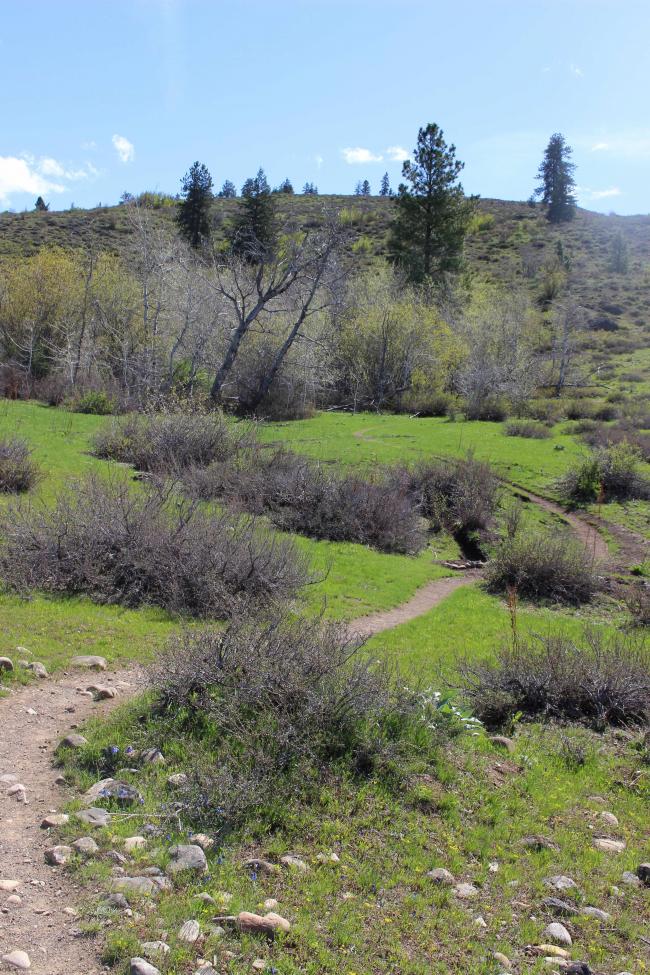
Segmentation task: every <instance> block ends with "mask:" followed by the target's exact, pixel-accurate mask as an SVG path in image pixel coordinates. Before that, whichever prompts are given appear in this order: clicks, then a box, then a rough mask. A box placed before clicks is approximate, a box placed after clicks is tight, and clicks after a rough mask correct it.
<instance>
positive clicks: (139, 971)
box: [129, 958, 160, 975]
mask: <svg viewBox="0 0 650 975" xmlns="http://www.w3.org/2000/svg"><path fill="white" fill-rule="evenodd" d="M129 975H160V969H158V968H156V967H155V966H154V965H150V964H149V962H148V961H145V959H144V958H132V959H131V962H130V965H129Z"/></svg>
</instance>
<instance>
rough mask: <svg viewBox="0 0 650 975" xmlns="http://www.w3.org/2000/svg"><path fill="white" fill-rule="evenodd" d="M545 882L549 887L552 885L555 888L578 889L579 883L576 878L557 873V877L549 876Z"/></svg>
mask: <svg viewBox="0 0 650 975" xmlns="http://www.w3.org/2000/svg"><path fill="white" fill-rule="evenodd" d="M544 883H545V884H546V886H547V887H552V888H553V890H577V889H578V885H577V883H576V882H575V880H571V877H565V876H564V874H557V875H556V876H555V877H547V878H546V880H545V881H544Z"/></svg>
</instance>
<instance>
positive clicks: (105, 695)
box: [86, 684, 117, 701]
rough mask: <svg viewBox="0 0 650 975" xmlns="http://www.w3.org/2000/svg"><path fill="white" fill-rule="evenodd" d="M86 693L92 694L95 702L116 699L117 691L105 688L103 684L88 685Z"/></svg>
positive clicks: (112, 688)
mask: <svg viewBox="0 0 650 975" xmlns="http://www.w3.org/2000/svg"><path fill="white" fill-rule="evenodd" d="M86 691H87V692H88V693H89V694H92V696H93V698H94V699H95V700H96V701H110V700H112V699H113V698H114V697H117V691H116V690H115V688H114V687H106V686H105V685H103V684H89V685H88V687H87V688H86Z"/></svg>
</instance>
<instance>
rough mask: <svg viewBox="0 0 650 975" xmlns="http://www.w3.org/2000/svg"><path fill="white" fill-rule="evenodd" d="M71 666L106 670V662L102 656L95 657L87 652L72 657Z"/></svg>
mask: <svg viewBox="0 0 650 975" xmlns="http://www.w3.org/2000/svg"><path fill="white" fill-rule="evenodd" d="M70 666H71V667H83V668H84V669H85V670H106V668H107V667H108V664H107V663H106V659H105V658H104V657H96V656H94V655H89V654H81V655H80V656H78V657H73V658H72V660H71V661H70Z"/></svg>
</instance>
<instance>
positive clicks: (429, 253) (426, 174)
mask: <svg viewBox="0 0 650 975" xmlns="http://www.w3.org/2000/svg"><path fill="white" fill-rule="evenodd" d="M463 165H464V164H463V163H462V162H460V161H459V160H457V159H456V147H455V146H453V145H450V146H448V145H447V143H446V142H445V140H444V138H443V133H442V130H441V129H439V128H438V126H437V125H434V124H431V123H429V125H427V126H426V127H425V128H422V129H420V131H419V132H418V141H417V146H416V148H415V151H414V154H413V161H410V160H407V161H406V162H405V163H404V165H403V167H402V176H403V177H404V179H405V180H406V182H405V183H401V184H400V186H399V189H398V192H397V199H396V206H397V215H396V218H395V221H394V224H393V227H392V230H391V238H390V245H389V246H390V255H391V258H392V260H393V261H394V262H395V263H396V264H398V265H399V266H400V267H401V268H402V269H403V270H404V271H405V272H406V274H407V275H408V277H409V279H410V280H411V281H418V282H419V281H425V280H427V279H433V280H440V279H441V278H442V277H443V276H444V275H445V274H446V273H448V272H457V271H458V270H459V269H460V267H461V263H462V255H463V244H464V241H465V236H466V234H467V232H468V230H469V226H470V222H471V219H472V216H473V213H474V209H475V205H476V203H475V198H469V199H468V198H466V197H465V194H464V192H463V188H462V186H461V184H460V183H459V182H458V177H459V175H460V172H461V170H462V169H463ZM407 184H408V185H407Z"/></svg>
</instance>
